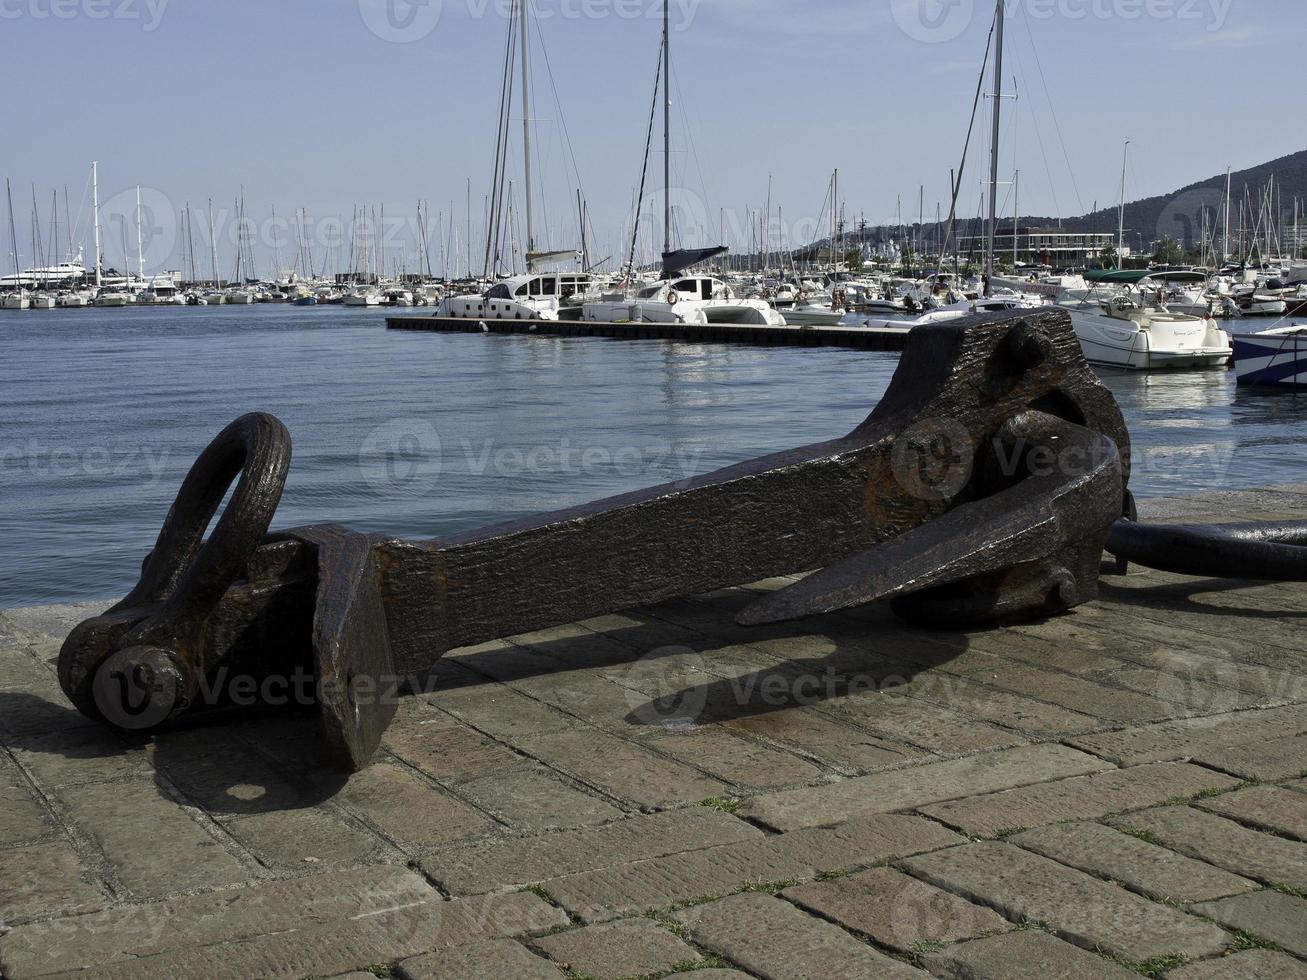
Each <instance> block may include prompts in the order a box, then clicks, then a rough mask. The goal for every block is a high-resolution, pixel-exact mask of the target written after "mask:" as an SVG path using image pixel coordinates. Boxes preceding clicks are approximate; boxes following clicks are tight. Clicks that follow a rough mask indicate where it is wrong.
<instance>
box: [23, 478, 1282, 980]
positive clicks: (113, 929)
mask: <svg viewBox="0 0 1307 980" xmlns="http://www.w3.org/2000/svg"><path fill="white" fill-rule="evenodd" d="M1173 514H1178V515H1183V516H1184V517H1185V518H1186V519H1204V518H1209V517H1219V518H1223V519H1230V518H1243V517H1270V516H1290V515H1294V516H1298V517H1302V516H1303V515H1305V514H1307V488H1281V489H1278V490H1271V491H1259V492H1247V493H1229V494H1223V495H1218V496H1211V497H1205V498H1190V499H1185V500H1179V501H1162V502H1157V503H1155V504H1152V505H1150V506H1148V507H1147V508H1145V517H1152V518H1158V517H1161V516H1164V515H1173ZM780 584H782V583H781V582H765V583H760V584H758V585H756V586H753V587H751V589H750V590H731V591H727V592H722V593H718V594H714V595H710V596H703V597H698V598H693V599H688V600H682V601H676V602H669V603H666V604H664V605H661V606H658V607H656V608H652V609H648V610H641V611H639V612H637V613H629V614H623V615H613V616H605V617H602V618H599V619H595V620H591V621H587V622H584V623H580V624H576V625H573V626H568V627H563V628H559V629H552V630H548V631H544V632H540V633H533V634H531V635H527V636H518V637H513V638H510V639H507V640H504V641H501V642H496V643H491V644H486V645H484V646H481V647H478V648H475V649H470V650H462V651H457V652H456V653H454V654H453V655H451V656H450V657H449V658H448V659H447V660H446V661H444V662H443V663H442V664H441V666H440V670H439V674H438V676H439V681H440V684H439V685H438V686H437V687H436V689H435V690H433V691H431V692H430V693H429V694H426V695H422V696H415V697H412V698H408V699H406V700H405V701H404V703H403V705H402V707H401V709H400V713H399V716H398V718H397V719H396V721H395V724H394V726H393V727H392V729H391V731H390V733H389V735H388V736H387V738H386V741H385V746H384V750H383V752H382V753H381V754H380V755H379V757H378V759H377V760H376V764H375V765H373V766H372V767H371V768H370V769H368V770H366V771H364V772H362V773H359V774H358V775H356V776H354V777H353V778H350V779H348V780H346V779H344V778H342V777H338V776H333V775H331V774H328V773H324V772H323V771H322V769H321V768H320V766H319V763H318V761H317V752H318V751H319V743H318V740H317V738H316V737H315V734H314V733H315V727H314V718H313V716H312V714H311V713H309V712H302V713H298V714H287V713H282V712H265V713H262V714H260V715H259V716H258V717H257V718H251V717H250V716H248V715H247V716H244V717H240V718H236V717H233V716H232V715H226V716H222V717H219V716H210V717H209V718H207V719H200V720H193V721H191V722H189V723H187V724H186V725H184V726H182V727H180V728H177V729H175V730H172V731H169V732H167V733H165V734H161V735H159V736H157V737H155V738H152V739H144V738H132V737H126V736H120V735H115V734H111V733H109V732H107V731H105V730H102V729H101V728H98V727H96V726H93V725H91V724H90V723H88V722H86V721H85V720H84V719H82V718H81V716H79V715H77V714H76V713H75V712H74V711H73V710H72V709H71V708H70V707H68V706H67V704H66V702H65V701H64V699H63V697H62V695H61V694H60V691H59V688H58V685H57V683H56V680H55V674H54V671H53V667H52V664H53V661H54V659H55V657H56V655H57V653H58V649H59V644H60V640H61V638H62V636H63V635H64V634H65V633H66V632H67V630H68V629H69V628H70V627H71V626H72V625H73V624H74V623H75V622H77V621H79V620H80V619H82V618H84V617H85V616H87V615H90V614H91V613H92V612H94V611H98V608H97V607H95V606H91V605H88V606H85V607H78V608H71V609H70V608H58V609H55V608H51V609H30V610H14V611H11V612H10V613H8V614H6V615H5V616H3V617H0V745H2V746H3V752H2V753H0V800H2V804H3V805H0V923H3V936H2V937H0V966H2V968H3V972H4V976H5V977H7V978H11V980H19V978H26V977H38V976H62V975H66V974H72V973H77V975H78V976H81V977H123V978H133V980H138V978H168V980H179V978H189V977H239V978H245V977H263V976H278V977H280V976H286V977H333V976H343V975H350V976H356V977H365V978H366V977H370V976H374V975H375V976H387V975H390V976H397V977H404V978H409V980H419V978H478V980H479V978H496V977H524V978H537V977H538V978H554V980H559V978H562V977H571V978H574V980H575V978H583V977H593V978H600V977H603V978H608V977H637V976H638V977H662V976H672V975H674V976H693V977H694V978H695V980H725V978H739V977H746V976H754V977H774V978H803V977H811V978H836V977H905V978H906V977H910V976H917V977H926V976H930V975H934V976H937V977H944V978H968V980H970V978H990V977H992V978H1004V980H1007V978H1016V980H1020V978H1031V980H1043V978H1046V977H1068V978H1078V977H1084V978H1102V977H1107V978H1111V977H1131V976H1136V977H1137V976H1139V975H1140V974H1142V975H1145V976H1150V977H1158V976H1165V977H1171V978H1176V980H1207V978H1212V980H1215V978H1222V980H1225V978H1241V977H1248V978H1277V980H1282V978H1307V778H1305V777H1307V650H1304V648H1303V644H1302V641H1301V636H1302V632H1301V624H1302V621H1303V618H1304V616H1307V587H1304V586H1302V585H1282V584H1264V583H1246V582H1233V581H1210V580H1198V579H1185V578H1181V577H1179V576H1174V575H1165V574H1161V573H1156V572H1146V571H1138V570H1136V571H1133V572H1132V573H1131V574H1130V575H1129V576H1128V577H1126V578H1117V577H1108V578H1106V579H1105V580H1104V587H1103V593H1102V597H1101V599H1100V600H1099V601H1098V602H1096V603H1094V604H1092V605H1089V606H1086V607H1082V608H1081V609H1079V610H1077V611H1075V612H1074V613H1073V614H1071V615H1067V616H1063V617H1060V618H1057V619H1054V620H1051V621H1049V622H1046V623H1043V624H1040V625H1034V626H1026V627H1018V628H1010V629H1001V630H993V631H978V632H973V633H969V634H957V633H946V632H931V631H925V630H920V629H914V628H909V627H906V626H903V625H901V624H899V623H896V622H895V621H894V620H893V619H892V618H890V617H889V615H888V614H887V613H886V612H885V611H884V610H882V609H880V608H867V609H862V610H856V611H853V612H851V613H848V614H844V615H838V616H829V617H823V618H820V619H813V620H808V621H805V622H803V623H800V624H791V625H788V626H785V627H779V628H770V629H765V630H744V629H740V628H737V627H735V626H734V625H733V621H732V615H733V613H734V612H735V611H736V610H737V609H739V608H740V606H741V605H742V604H743V603H745V602H746V601H747V600H748V597H749V595H750V594H752V593H753V592H756V591H757V590H759V589H767V588H775V587H777V586H778V585H780Z"/></svg>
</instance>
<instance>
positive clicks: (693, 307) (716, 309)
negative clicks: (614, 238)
mask: <svg viewBox="0 0 1307 980" xmlns="http://www.w3.org/2000/svg"><path fill="white" fill-rule="evenodd" d="M581 319H583V320H588V321H591V322H601V323H687V324H699V325H707V324H712V323H723V324H724V323H749V324H755V325H760V326H771V327H783V326H785V325H786V320H785V318H784V317H783V316H782V315H781V314H780V313H778V312H776V311H775V310H774V309H772V308H771V305H770V304H768V303H767V302H765V301H764V300H761V299H740V298H739V297H737V296H736V295H735V291H734V290H733V289H731V287H730V286H728V285H727V284H726V283H725V282H723V281H722V280H721V279H718V278H716V277H714V276H694V275H692V276H681V277H677V278H671V279H663V280H661V281H659V282H656V283H654V284H653V285H651V286H646V287H644V288H643V289H641V290H639V291H638V292H637V293H636V294H635V295H634V296H633V297H630V298H627V297H613V298H605V299H603V300H600V301H598V302H594V303H586V304H585V305H584V306H583V307H582V309H581Z"/></svg>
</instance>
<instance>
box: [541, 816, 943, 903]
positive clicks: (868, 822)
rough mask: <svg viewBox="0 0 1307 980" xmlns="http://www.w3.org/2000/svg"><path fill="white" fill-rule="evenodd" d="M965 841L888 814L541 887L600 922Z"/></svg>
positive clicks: (921, 822) (916, 820) (922, 822)
mask: <svg viewBox="0 0 1307 980" xmlns="http://www.w3.org/2000/svg"><path fill="white" fill-rule="evenodd" d="M960 841H961V838H960V837H958V835H957V834H955V833H953V832H952V831H950V830H947V829H946V828H944V827H941V826H939V825H938V824H934V823H930V822H928V821H926V820H923V819H921V818H919V817H911V816H901V815H891V814H886V815H881V816H875V817H867V818H863V819H859V820H851V821H849V822H848V823H844V824H840V825H838V826H835V827H824V828H813V829H808V830H801V831H795V832H794V833H790V834H782V835H780V836H777V837H771V838H768V839H765V840H762V841H752V840H750V841H745V842H743V843H739V844H723V845H722V846H720V847H711V848H707V849H706V850H699V851H685V852H682V853H680V854H673V855H670V856H668V857H665V858H656V859H654V860H650V861H639V862H635V863H632V864H623V865H619V866H617V867H613V868H608V869H605V870H602V871H589V872H582V873H581V874H575V875H568V876H567V877H563V878H555V879H552V880H550V881H546V882H544V883H543V885H542V886H541V887H543V888H544V890H545V891H546V892H548V893H549V894H550V896H552V897H553V898H554V900H555V901H557V902H558V904H560V905H561V906H562V907H563V908H565V909H567V910H568V911H569V912H571V913H572V914H573V915H575V916H577V917H578V918H580V919H581V920H582V921H585V922H594V921H602V920H604V919H610V918H614V917H616V916H618V915H623V914H629V913H633V912H640V911H644V910H646V909H658V908H661V907H664V906H668V905H673V904H676V903H680V902H690V901H703V900H704V899H706V898H710V897H715V896H718V895H725V894H730V893H731V892H736V891H740V890H741V889H743V888H747V887H749V886H753V885H759V884H769V883H775V882H783V881H790V880H795V879H802V878H811V877H814V876H815V875H818V874H823V873H830V872H836V871H842V870H846V869H850V868H857V867H864V866H867V865H873V864H879V863H882V862H885V861H892V860H896V859H898V858H901V857H906V856H907V855H910V854H920V853H922V852H924V851H931V850H935V849H936V848H941V847H948V846H949V845H951V844H956V843H958V842H960Z"/></svg>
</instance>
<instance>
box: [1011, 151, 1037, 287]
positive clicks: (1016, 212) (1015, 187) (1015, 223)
mask: <svg viewBox="0 0 1307 980" xmlns="http://www.w3.org/2000/svg"><path fill="white" fill-rule="evenodd" d="M1020 220H1021V171H1020V170H1018V171H1017V172H1016V173H1014V174H1013V175H1012V274H1013V275H1014V276H1015V275H1016V272H1017V255H1018V254H1019V252H1018V249H1017V245H1018V243H1019V242H1020V240H1021V226H1020V224H1019V222H1020ZM1031 251H1033V249H1032V250H1031Z"/></svg>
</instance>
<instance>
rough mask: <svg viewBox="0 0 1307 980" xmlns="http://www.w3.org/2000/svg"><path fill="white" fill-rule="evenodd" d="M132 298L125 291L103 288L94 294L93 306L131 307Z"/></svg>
mask: <svg viewBox="0 0 1307 980" xmlns="http://www.w3.org/2000/svg"><path fill="white" fill-rule="evenodd" d="M133 301H134V297H133V296H132V294H131V293H129V292H127V290H125V289H121V288H118V287H113V288H110V287H108V286H105V287H104V288H103V289H101V290H100V291H99V292H98V293H96V294H95V305H96V306H101V307H112V306H131V305H132V303H133Z"/></svg>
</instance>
